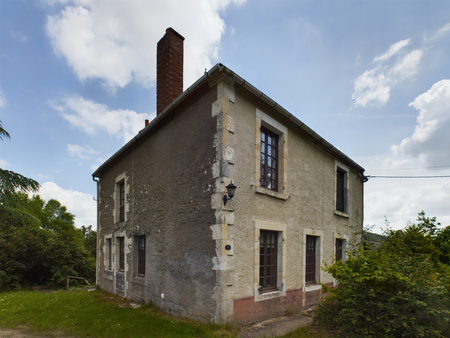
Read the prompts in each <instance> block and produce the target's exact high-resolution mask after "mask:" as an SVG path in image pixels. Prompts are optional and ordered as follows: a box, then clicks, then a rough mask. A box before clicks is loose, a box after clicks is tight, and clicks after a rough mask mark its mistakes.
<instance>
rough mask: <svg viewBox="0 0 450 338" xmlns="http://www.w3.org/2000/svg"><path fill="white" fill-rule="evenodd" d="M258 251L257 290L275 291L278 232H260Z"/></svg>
mask: <svg viewBox="0 0 450 338" xmlns="http://www.w3.org/2000/svg"><path fill="white" fill-rule="evenodd" d="M259 235H260V251H259V289H260V290H261V291H263V292H265V291H271V290H277V281H278V276H277V275H278V274H277V271H278V232H277V231H268V230H261V231H260V233H259Z"/></svg>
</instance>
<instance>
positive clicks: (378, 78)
mask: <svg viewBox="0 0 450 338" xmlns="http://www.w3.org/2000/svg"><path fill="white" fill-rule="evenodd" d="M409 41H410V40H409V39H406V40H401V41H399V42H397V43H395V44H393V45H391V47H390V48H389V49H388V51H387V52H386V53H383V54H381V55H379V56H377V57H375V58H374V60H373V61H374V62H375V63H377V65H376V66H375V67H374V68H372V69H371V70H367V71H365V72H364V73H363V74H361V75H360V76H359V77H358V78H357V79H356V80H355V89H354V92H353V98H354V100H355V105H357V106H361V107H366V106H370V105H384V104H386V103H387V102H388V101H389V98H390V93H391V89H392V88H393V87H395V86H396V85H398V84H399V83H400V82H402V81H404V80H406V79H411V78H413V77H414V76H415V75H416V74H417V71H418V68H419V64H420V61H421V60H422V57H423V55H424V52H423V50H420V49H415V50H412V51H409V52H405V47H407V46H408V45H409Z"/></svg>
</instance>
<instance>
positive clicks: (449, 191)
mask: <svg viewBox="0 0 450 338" xmlns="http://www.w3.org/2000/svg"><path fill="white" fill-rule="evenodd" d="M428 174H430V175H432V174H433V172H431V171H429V172H428ZM364 187H365V198H364V200H365V201H364V202H365V210H364V217H365V221H364V224H365V225H376V228H375V229H374V230H375V231H376V232H380V229H382V228H383V226H384V218H385V217H386V218H387V220H388V221H389V222H390V225H391V227H392V228H393V229H401V228H404V227H405V226H406V225H407V223H408V222H414V221H415V220H416V217H417V214H418V213H419V212H420V211H422V210H424V211H425V213H426V214H427V215H428V216H436V217H437V219H438V221H439V222H441V223H442V225H444V226H445V225H450V214H449V210H448V201H449V199H450V178H436V179H382V178H372V179H370V180H369V181H368V182H367V183H365V186H364Z"/></svg>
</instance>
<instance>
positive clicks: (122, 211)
mask: <svg viewBox="0 0 450 338" xmlns="http://www.w3.org/2000/svg"><path fill="white" fill-rule="evenodd" d="M118 188H119V222H125V182H123V181H122V182H120V183H119V184H118Z"/></svg>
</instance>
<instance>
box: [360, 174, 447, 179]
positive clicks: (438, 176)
mask: <svg viewBox="0 0 450 338" xmlns="http://www.w3.org/2000/svg"><path fill="white" fill-rule="evenodd" d="M364 177H365V178H366V179H367V180H369V179H371V178H394V179H395V178H401V179H403V178H411V179H423V178H450V175H425V176H384V175H367V176H364Z"/></svg>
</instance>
